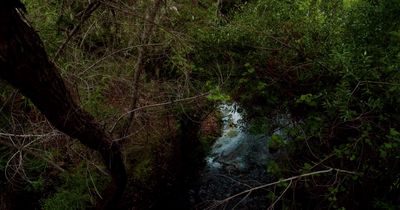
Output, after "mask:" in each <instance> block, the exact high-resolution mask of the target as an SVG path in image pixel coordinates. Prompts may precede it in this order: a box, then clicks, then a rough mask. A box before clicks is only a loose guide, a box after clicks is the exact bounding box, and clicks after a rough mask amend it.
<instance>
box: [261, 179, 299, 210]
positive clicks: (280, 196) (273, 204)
mask: <svg viewBox="0 0 400 210" xmlns="http://www.w3.org/2000/svg"><path fill="white" fill-rule="evenodd" d="M292 182H293V180H290V182H289V184H288V186H287V187H286V188H285V190H284V191H283V192H282V193H281V194H280V195H279V197H278V198H277V199H275V201H274V202H273V203H272V204H271V205H270V206H269V207H268V209H267V210H272V209H274V206H275V204H276V203H277V202H278V201H279V200H280V199H281V198H282V196H283V195H284V194H285V193H286V191H287V190H288V189H289V188H290V186H292Z"/></svg>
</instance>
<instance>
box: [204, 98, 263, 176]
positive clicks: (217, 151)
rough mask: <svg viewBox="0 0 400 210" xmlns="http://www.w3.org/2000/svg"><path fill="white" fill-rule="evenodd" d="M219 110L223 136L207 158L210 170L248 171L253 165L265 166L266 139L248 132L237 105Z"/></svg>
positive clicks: (222, 107)
mask: <svg viewBox="0 0 400 210" xmlns="http://www.w3.org/2000/svg"><path fill="white" fill-rule="evenodd" d="M219 109H220V111H221V112H222V115H223V130H222V136H221V137H220V138H218V139H217V140H216V142H215V143H214V145H213V146H212V148H211V152H210V154H209V155H208V156H207V157H206V162H207V167H208V169H210V170H219V169H222V168H226V167H230V168H234V169H238V170H246V169H247V168H248V167H250V166H251V165H259V164H260V165H263V164H265V163H266V158H267V153H268V152H267V143H266V138H263V137H262V135H251V134H248V133H247V132H246V126H245V123H244V122H243V117H242V113H240V112H239V111H238V109H239V107H238V106H237V104H235V103H233V104H223V105H220V107H219Z"/></svg>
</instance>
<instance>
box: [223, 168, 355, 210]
mask: <svg viewBox="0 0 400 210" xmlns="http://www.w3.org/2000/svg"><path fill="white" fill-rule="evenodd" d="M332 171H336V172H338V173H347V174H357V173H356V172H353V171H347V170H342V169H336V168H329V169H326V170H321V171H314V172H310V173H306V174H301V175H298V176H293V177H290V178H287V179H282V180H279V181H276V182H272V183H269V184H264V185H260V186H258V187H254V188H251V189H248V190H245V191H242V192H239V193H237V194H234V195H232V196H230V197H228V198H225V199H223V200H220V201H216V202H217V203H218V204H217V205H221V204H223V203H225V202H228V201H230V200H232V199H234V198H236V197H238V196H241V195H244V194H248V193H251V192H253V191H256V190H260V189H263V188H266V187H270V186H273V185H277V184H279V183H282V182H288V181H292V180H295V179H300V178H304V177H308V176H314V175H317V174H325V173H330V172H332Z"/></svg>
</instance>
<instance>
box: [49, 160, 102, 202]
mask: <svg viewBox="0 0 400 210" xmlns="http://www.w3.org/2000/svg"><path fill="white" fill-rule="evenodd" d="M61 179H62V183H63V184H62V185H61V186H59V187H57V191H56V192H55V193H54V194H52V195H50V196H49V197H48V198H46V199H44V200H42V208H43V209H44V210H57V209H63V210H64V209H65V210H78V209H87V208H89V207H91V204H93V202H94V199H96V198H95V197H93V195H94V194H95V193H96V191H97V192H98V191H99V190H102V188H103V187H104V186H103V185H102V184H101V183H105V181H106V180H104V178H103V177H101V176H100V175H99V174H97V173H95V171H90V169H89V168H85V167H82V166H79V167H78V168H76V169H75V170H74V171H72V172H65V173H64V174H62V175H61Z"/></svg>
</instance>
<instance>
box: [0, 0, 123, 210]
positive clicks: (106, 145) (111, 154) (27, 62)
mask: <svg viewBox="0 0 400 210" xmlns="http://www.w3.org/2000/svg"><path fill="white" fill-rule="evenodd" d="M23 10H24V8H23V5H22V4H21V3H20V2H19V0H1V1H0V79H3V80H5V81H6V82H8V83H9V84H11V85H12V86H13V87H15V88H16V89H18V90H19V91H20V92H21V93H22V94H23V95H24V96H26V97H27V98H29V99H30V100H31V101H32V103H33V104H34V105H35V106H36V107H37V108H38V109H39V110H40V112H41V113H42V114H43V115H44V116H46V118H47V119H48V121H49V122H50V123H51V124H52V125H53V126H54V127H55V128H57V129H58V130H60V131H62V132H64V133H65V134H67V135H69V136H70V137H72V138H76V139H78V140H79V141H80V142H81V143H82V144H84V145H85V146H86V147H89V148H91V149H93V150H96V151H98V152H99V153H100V154H101V156H102V158H103V160H104V164H105V165H106V167H107V169H108V171H109V173H110V175H111V177H112V179H111V183H110V184H109V185H108V187H107V188H106V190H104V192H103V196H102V198H103V199H102V200H100V201H99V202H98V204H97V207H96V208H97V209H113V207H114V206H115V205H116V204H117V202H118V200H119V198H120V197H121V195H122V193H123V191H124V188H125V186H126V182H127V181H126V180H127V178H126V171H125V166H124V163H123V159H122V155H121V150H120V146H119V145H118V144H117V143H115V142H113V141H112V138H111V136H110V134H108V133H107V132H106V131H104V129H102V128H101V126H99V124H98V123H97V122H96V121H95V119H94V118H93V117H92V116H91V115H90V114H88V113H87V112H86V111H84V110H83V109H82V108H81V107H80V106H79V105H78V104H77V102H75V101H74V99H73V97H72V95H71V93H70V92H69V91H68V89H67V87H66V85H65V82H64V80H63V79H62V77H61V75H60V73H59V70H58V69H57V67H56V66H55V65H54V64H53V63H52V62H51V61H50V60H49V58H48V55H47V53H46V51H45V49H44V47H43V43H42V41H41V39H40V37H39V36H38V34H37V33H36V32H35V30H34V29H33V28H32V27H31V26H30V24H29V23H28V22H27V21H26V19H25V18H24V15H23Z"/></svg>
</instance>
